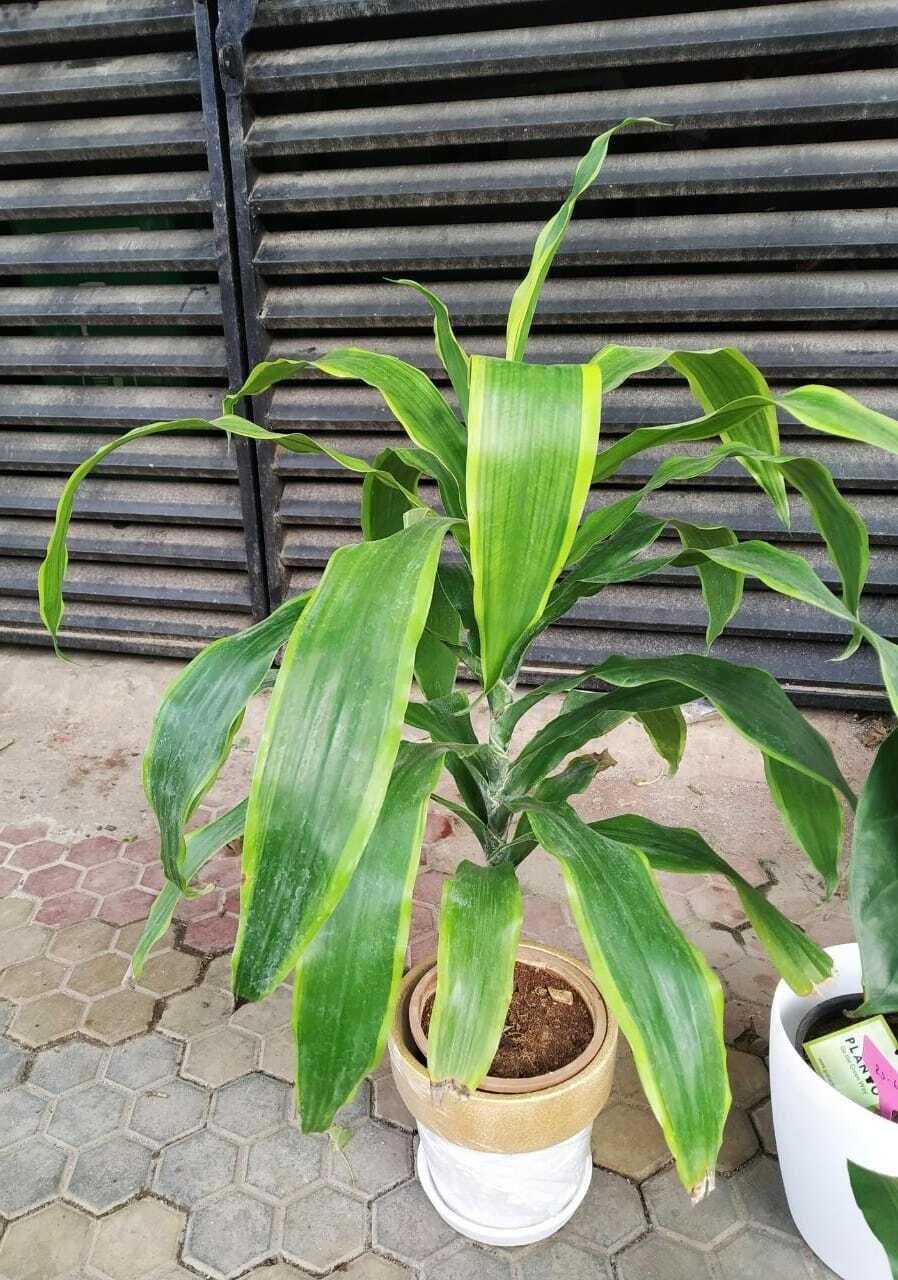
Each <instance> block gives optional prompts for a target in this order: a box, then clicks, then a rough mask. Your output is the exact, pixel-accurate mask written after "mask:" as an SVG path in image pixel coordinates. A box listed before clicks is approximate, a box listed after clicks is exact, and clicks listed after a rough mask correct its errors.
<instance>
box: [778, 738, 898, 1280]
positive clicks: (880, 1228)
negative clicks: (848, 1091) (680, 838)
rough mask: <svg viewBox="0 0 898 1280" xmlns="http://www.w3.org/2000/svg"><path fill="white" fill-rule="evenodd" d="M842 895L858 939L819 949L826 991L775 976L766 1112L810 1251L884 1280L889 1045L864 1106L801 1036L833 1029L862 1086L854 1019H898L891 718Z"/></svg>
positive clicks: (892, 1240)
mask: <svg viewBox="0 0 898 1280" xmlns="http://www.w3.org/2000/svg"><path fill="white" fill-rule="evenodd" d="M848 901H849V905H850V907H851V915H852V921H853V924H854V931H855V934H856V937H857V943H851V944H845V945H842V946H837V947H831V948H829V955H830V957H831V958H832V960H833V961H834V964H835V973H834V977H833V980H832V981H831V982H829V983H827V984H826V989H825V992H824V993H821V994H818V993H816V992H813V993H811V994H808V995H802V994H799V993H797V992H796V991H794V990H791V989H790V988H789V987H788V986H786V985H785V984H784V983H782V982H781V983H780V984H779V986H778V988H777V991H776V994H775V996H774V1000H773V1007H772V1009H771V1014H770V1088H771V1096H772V1103H773V1120H774V1126H775V1130H776V1140H777V1149H778V1152H779V1157H780V1167H781V1169H782V1175H783V1181H784V1183H785V1187H786V1196H787V1198H788V1201H789V1208H790V1210H791V1212H792V1217H793V1218H794V1219H795V1223H796V1225H797V1226H798V1229H799V1230H800V1231H801V1234H802V1235H803V1236H804V1238H805V1240H806V1241H807V1242H808V1244H809V1245H810V1246H811V1248H812V1249H813V1250H814V1252H815V1253H816V1254H817V1256H818V1257H819V1258H821V1259H822V1260H823V1261H824V1262H825V1263H826V1265H827V1266H828V1267H830V1268H831V1269H832V1270H833V1271H834V1272H835V1273H836V1275H839V1276H842V1277H843V1278H844V1280H890V1277H891V1278H893V1280H895V1278H898V1123H895V1122H896V1121H898V1092H896V1089H895V1087H894V1086H895V1085H896V1084H898V1070H896V1069H898V1054H896V1053H894V1052H893V1053H891V1054H890V1060H891V1071H889V1059H888V1058H887V1059H886V1062H885V1063H884V1064H882V1066H883V1067H885V1070H886V1082H885V1086H884V1085H883V1084H882V1083H881V1084H880V1085H879V1086H878V1087H876V1088H875V1089H874V1088H873V1087H871V1089H870V1090H869V1093H870V1094H871V1095H873V1094H874V1093H876V1094H878V1095H879V1096H878V1098H877V1099H876V1102H878V1106H877V1105H876V1102H869V1103H868V1104H867V1109H863V1108H862V1106H860V1105H859V1100H855V1098H854V1097H850V1096H846V1095H845V1094H843V1093H842V1092H840V1091H839V1090H838V1089H837V1088H836V1087H834V1085H833V1083H831V1082H830V1080H829V1079H826V1078H824V1077H822V1076H821V1075H818V1074H817V1073H816V1072H815V1071H814V1070H812V1067H811V1065H810V1063H809V1061H808V1059H807V1058H806V1056H805V1048H804V1046H805V1045H806V1044H807V1043H808V1041H809V1040H812V1039H813V1038H814V1037H815V1036H819V1035H821V1034H822V1033H824V1032H827V1033H829V1036H830V1038H833V1037H836V1038H837V1039H838V1045H839V1052H840V1053H842V1054H846V1053H847V1054H849V1055H852V1056H853V1057H854V1060H855V1062H856V1063H857V1064H858V1067H859V1068H861V1069H862V1073H863V1074H864V1075H865V1076H867V1081H868V1083H869V1084H870V1085H871V1086H873V1076H872V1075H867V1071H866V1063H865V1061H864V1052H863V1047H862V1046H863V1036H864V1033H863V1030H862V1027H863V1026H869V1023H866V1022H865V1021H863V1020H866V1019H868V1018H870V1017H871V1016H875V1015H884V1016H885V1017H886V1018H887V1020H888V1022H890V1023H891V1028H892V1031H893V1033H894V1030H898V729H895V730H894V731H893V732H892V733H891V734H890V735H889V737H888V738H886V740H885V741H884V742H883V743H882V745H881V746H880V748H879V750H878V751H877V754H876V759H875V760H874V762H873V767H872V769H871V770H870V774H869V776H868V778H867V780H866V782H865V784H864V788H863V791H862V792H861V796H860V799H859V803H858V806H857V812H856V814H855V820H854V833H853V838H852V848H851V860H850V862H849V867H848ZM855 1028H857V1030H856V1031H855ZM843 1029H845V1030H847V1031H848V1032H849V1034H851V1039H850V1040H845V1039H843V1037H842V1035H841V1032H842V1030H843ZM886 1036H888V1032H886ZM881 1069H882V1068H881ZM889 1079H891V1082H892V1085H893V1087H892V1088H891V1089H889V1088H888V1082H889ZM865 1092H866V1091H865ZM868 1227H869V1230H868ZM871 1232H872V1234H871ZM880 1246H882V1247H880ZM883 1250H885V1252H883Z"/></svg>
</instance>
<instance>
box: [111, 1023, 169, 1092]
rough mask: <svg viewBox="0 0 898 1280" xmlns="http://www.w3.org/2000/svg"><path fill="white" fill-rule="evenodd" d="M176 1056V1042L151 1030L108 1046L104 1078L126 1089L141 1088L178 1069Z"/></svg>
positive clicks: (162, 1078) (165, 1078)
mask: <svg viewBox="0 0 898 1280" xmlns="http://www.w3.org/2000/svg"><path fill="white" fill-rule="evenodd" d="M178 1056H179V1050H178V1046H177V1045H176V1044H175V1043H174V1042H173V1041H171V1040H167V1039H166V1038H165V1036H160V1035H156V1034H155V1032H151V1033H150V1034H149V1035H146V1036H140V1037H139V1039H137V1040H131V1041H129V1042H128V1044H120V1045H117V1046H116V1048H115V1049H113V1050H112V1053H111V1054H110V1057H109V1065H108V1066H107V1068H106V1078H107V1080H114V1081H115V1082H116V1084H123V1085H124V1086H125V1087H126V1088H127V1089H145V1088H147V1086H148V1085H151V1084H154V1083H155V1082H156V1081H157V1080H167V1079H168V1078H169V1077H170V1076H173V1075H174V1074H175V1072H176V1071H177V1069H178Z"/></svg>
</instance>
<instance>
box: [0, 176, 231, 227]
mask: <svg viewBox="0 0 898 1280" xmlns="http://www.w3.org/2000/svg"><path fill="white" fill-rule="evenodd" d="M210 207H211V199H210V195H209V178H208V175H207V174H206V172H205V170H203V171H202V172H198V173H154V174H153V175H152V176H151V177H148V176H147V175H146V174H145V173H130V174H128V173H122V174H98V175H96V176H90V177H86V178H60V177H59V176H58V175H57V174H54V175H53V176H52V177H49V178H22V179H20V180H17V181H15V182H4V183H0V219H4V220H15V221H16V222H22V221H24V220H25V219H27V218H42V219H43V218H97V217H111V216H113V215H115V216H125V215H129V214H134V215H137V216H139V217H149V216H151V215H155V214H175V213H190V214H198V213H206V212H208V210H209V209H210ZM0 243H2V242H0Z"/></svg>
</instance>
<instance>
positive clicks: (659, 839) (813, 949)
mask: <svg viewBox="0 0 898 1280" xmlns="http://www.w3.org/2000/svg"><path fill="white" fill-rule="evenodd" d="M589 825H590V827H592V829H593V830H594V831H598V832H599V833H600V834H601V835H603V836H604V837H605V838H606V839H608V840H616V841H618V842H619V843H621V844H624V845H628V846H631V847H635V848H637V849H640V850H641V851H642V852H643V853H644V854H645V856H646V857H647V858H648V860H649V864H650V865H651V867H652V869H653V870H655V871H669V872H673V873H674V874H675V875H698V876H707V875H719V876H724V877H725V878H726V879H727V880H729V882H730V884H731V885H732V886H733V888H734V889H735V891H736V893H737V894H738V895H739V901H740V902H741V903H742V908H743V910H744V911H745V914H746V916H747V917H748V920H749V922H750V924H751V926H752V928H753V929H754V931H755V933H756V934H757V935H758V937H759V939H760V941H761V944H762V945H763V947H764V949H765V951H766V952H767V954H768V955H769V956H770V959H771V961H772V962H773V964H774V965H775V966H776V968H777V970H778V971H779V973H780V974H781V975H782V977H783V978H784V979H785V980H786V982H788V984H789V986H790V987H791V988H792V990H793V991H795V992H796V993H797V994H798V995H802V996H805V995H810V993H811V992H812V991H814V990H815V989H816V987H817V986H818V985H819V984H820V983H821V982H824V981H825V980H826V979H827V978H828V977H829V976H830V974H831V973H832V970H833V962H832V960H831V959H830V958H829V956H828V955H827V954H826V952H825V951H824V950H823V949H822V947H818V946H817V944H816V942H814V941H813V939H812V938H809V937H808V935H807V934H806V933H804V932H803V931H802V930H801V929H799V928H798V926H797V925H794V924H793V923H792V921H791V920H787V919H786V917H785V916H784V915H783V914H782V912H781V911H779V910H778V909H777V908H776V907H775V906H774V905H773V903H772V902H770V901H769V900H768V899H767V898H765V896H764V895H763V893H759V892H758V890H757V889H756V888H755V887H754V886H753V885H751V884H749V882H748V881H747V880H746V879H745V877H744V876H741V875H740V874H739V872H738V871H736V870H735V868H733V867H731V866H730V865H729V863H728V862H726V861H725V860H724V859H723V858H722V857H721V856H720V855H719V854H718V853H715V852H714V850H713V849H712V848H711V846H710V845H709V844H708V842H707V841H706V840H705V839H704V837H703V836H701V835H699V833H698V832H697V831H693V830H692V829H691V828H690V827H664V826H661V825H660V824H659V823H657V822H651V821H650V820H649V819H648V818H644V817H642V815H641V814H636V813H623V814H620V815H618V816H617V817H614V818H604V819H601V820H599V821H598V822H591V823H590V824H589Z"/></svg>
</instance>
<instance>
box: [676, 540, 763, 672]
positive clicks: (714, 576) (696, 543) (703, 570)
mask: <svg viewBox="0 0 898 1280" xmlns="http://www.w3.org/2000/svg"><path fill="white" fill-rule="evenodd" d="M671 523H672V524H673V526H674V528H675V529H676V531H677V533H678V534H679V535H680V540H681V542H682V543H683V546H684V547H687V548H688V549H690V550H695V549H698V550H702V549H704V548H706V547H731V546H734V545H735V544H736V542H737V541H738V539H737V537H736V535H735V533H733V530H732V529H728V528H727V527H726V526H725V525H702V524H687V523H686V522H685V521H684V520H674V521H672V522H671ZM697 569H698V576H699V580H700V582H701V584H702V595H703V597H704V600H705V605H706V607H707V610H708V627H707V630H706V631H705V643H706V644H707V646H708V648H709V649H710V647H711V645H712V644H713V643H714V641H715V640H716V639H717V637H718V636H719V635H720V633H721V631H723V629H724V627H725V626H726V625H727V623H728V622H729V621H730V620H731V619H732V618H734V617H735V616H736V614H737V613H738V612H739V608H740V606H741V604H742V584H743V582H744V580H745V579H744V575H743V574H741V573H739V572H738V570H736V569H727V568H725V567H724V566H723V565H720V564H715V562H714V561H713V560H709V561H706V562H705V563H704V564H700V565H698V566H697Z"/></svg>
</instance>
